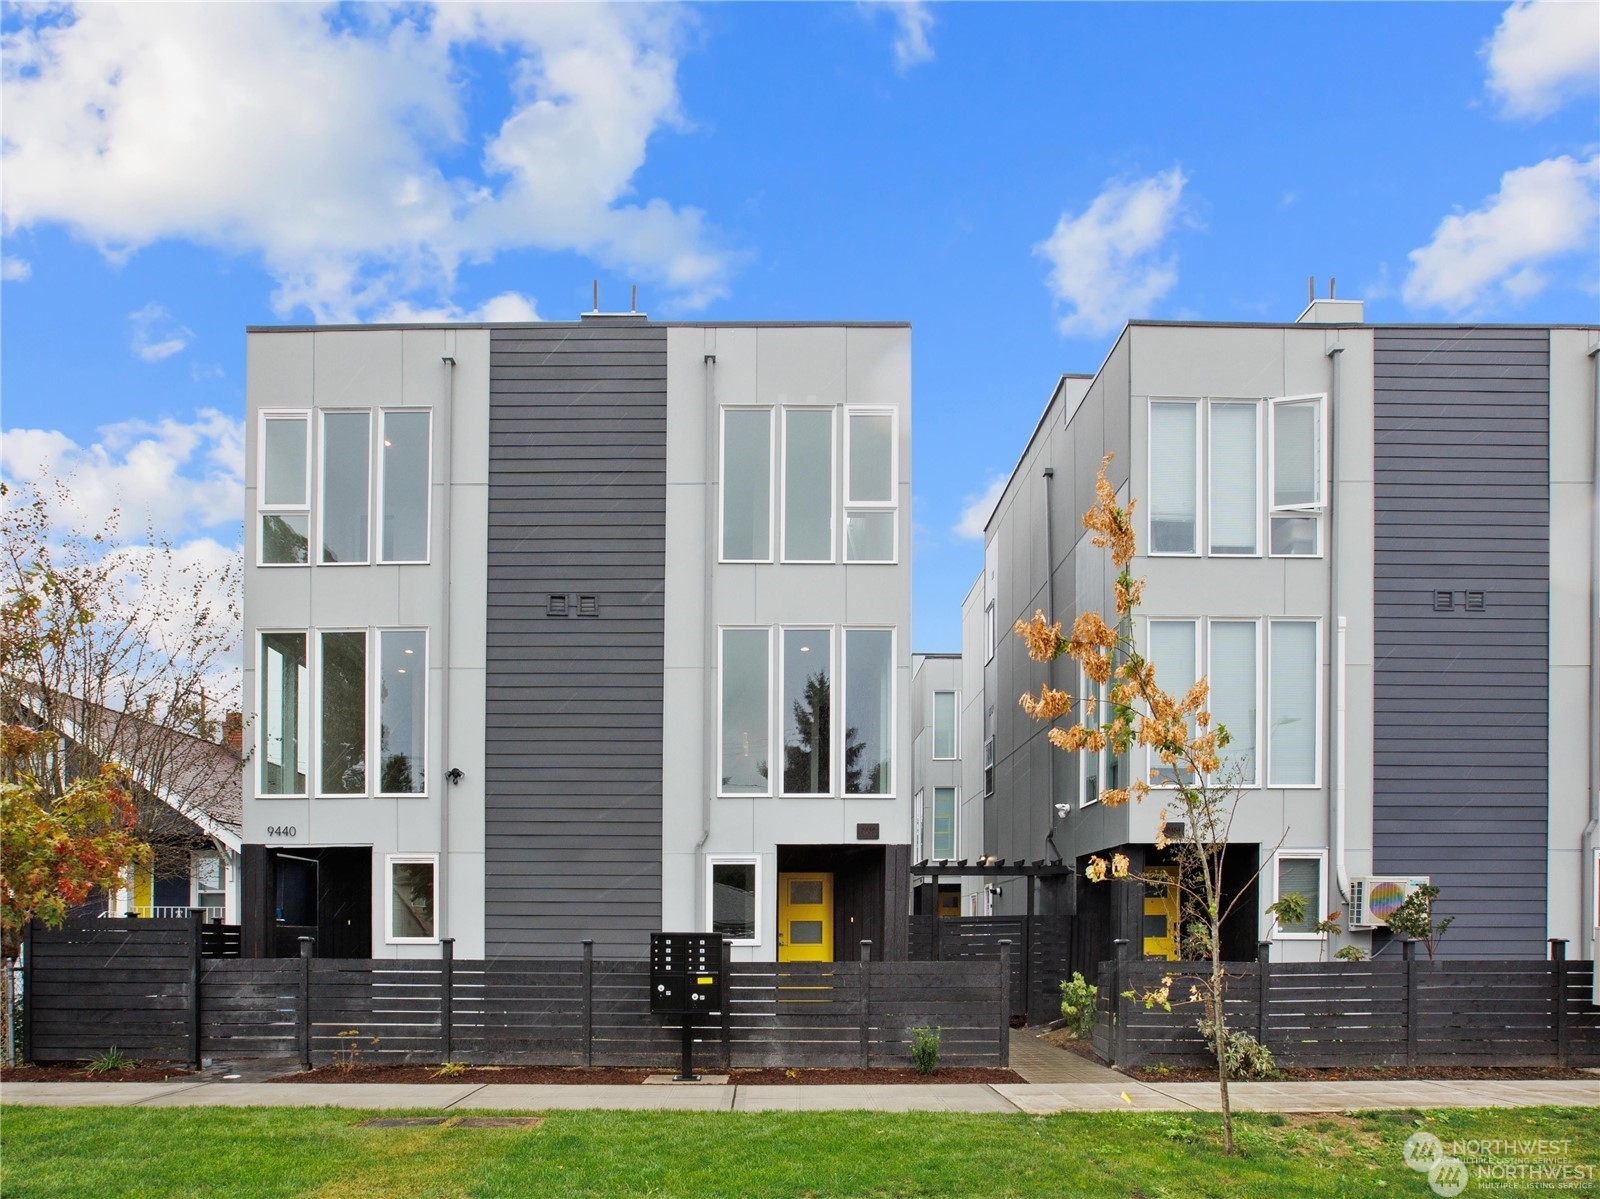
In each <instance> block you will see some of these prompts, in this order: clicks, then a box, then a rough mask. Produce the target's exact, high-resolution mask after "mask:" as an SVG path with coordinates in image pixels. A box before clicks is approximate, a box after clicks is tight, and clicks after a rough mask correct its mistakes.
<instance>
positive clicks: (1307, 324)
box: [1108, 300, 1600, 356]
mask: <svg viewBox="0 0 1600 1199" xmlns="http://www.w3.org/2000/svg"><path fill="white" fill-rule="evenodd" d="M1342 302H1343V301H1339V300H1335V301H1334V303H1336V304H1337V303H1342ZM1138 325H1147V326H1150V327H1152V328H1157V329H1162V328H1166V329H1463V330H1465V329H1600V325H1597V324H1588V325H1586V324H1583V323H1581V322H1579V321H1524V322H1521V323H1512V322H1509V321H1482V322H1478V321H1158V320H1148V319H1144V318H1141V319H1139V320H1136V321H1129V322H1128V327H1129V328H1133V327H1134V326H1138ZM1108 356H1109V355H1108Z"/></svg>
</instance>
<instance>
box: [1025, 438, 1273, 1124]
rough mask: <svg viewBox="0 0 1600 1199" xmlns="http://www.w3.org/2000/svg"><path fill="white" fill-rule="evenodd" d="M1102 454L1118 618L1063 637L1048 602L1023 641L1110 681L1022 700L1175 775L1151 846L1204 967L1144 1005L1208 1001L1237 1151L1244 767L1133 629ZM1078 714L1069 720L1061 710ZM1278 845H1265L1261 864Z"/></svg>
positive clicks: (1125, 529)
mask: <svg viewBox="0 0 1600 1199" xmlns="http://www.w3.org/2000/svg"><path fill="white" fill-rule="evenodd" d="M1110 461H1111V455H1110V454H1107V455H1106V456H1105V458H1104V460H1103V461H1102V462H1101V463H1100V474H1099V477H1098V478H1097V479H1096V481H1095V503H1094V506H1093V507H1091V508H1090V509H1089V511H1087V512H1086V513H1084V516H1083V523H1084V527H1085V528H1087V529H1089V530H1090V532H1091V533H1092V534H1093V535H1092V537H1091V538H1090V540H1091V541H1092V543H1093V544H1094V545H1095V546H1097V547H1099V548H1101V549H1105V550H1108V551H1109V552H1110V554H1111V562H1112V565H1113V566H1114V567H1116V570H1117V576H1116V581H1115V583H1114V584H1113V587H1112V590H1113V594H1114V596H1115V600H1116V609H1117V612H1116V617H1117V619H1116V624H1115V626H1112V625H1110V624H1108V623H1107V622H1106V620H1105V617H1104V616H1103V615H1101V613H1099V612H1096V611H1087V612H1081V613H1079V614H1078V616H1077V618H1076V619H1075V620H1074V621H1073V624H1072V632H1071V633H1070V635H1066V636H1063V634H1062V631H1061V624H1060V622H1059V621H1056V622H1053V623H1052V622H1051V621H1050V620H1049V619H1048V618H1047V617H1046V616H1045V614H1044V613H1043V612H1035V613H1034V614H1033V619H1032V620H1030V621H1021V620H1019V621H1018V622H1017V625H1016V631H1017V634H1018V635H1019V636H1020V637H1022V638H1023V640H1024V641H1026V642H1027V646H1028V656H1029V657H1031V658H1032V659H1033V660H1034V661H1036V662H1049V661H1051V660H1053V659H1055V658H1060V657H1069V658H1072V659H1074V660H1076V661H1077V663H1078V664H1079V665H1080V666H1081V667H1082V668H1083V673H1084V676H1085V677H1086V678H1087V679H1089V680H1090V681H1091V682H1093V683H1095V684H1097V685H1105V684H1109V687H1108V689H1107V691H1106V700H1105V703H1104V705H1102V706H1101V707H1100V710H1098V711H1097V710H1096V700H1095V697H1094V696H1093V695H1085V696H1083V697H1081V699H1074V698H1073V696H1071V695H1070V694H1068V693H1067V692H1065V691H1061V690H1057V689H1055V688H1053V687H1051V686H1049V685H1048V684H1046V685H1044V686H1042V687H1041V688H1040V689H1039V693H1038V694H1037V695H1033V694H1031V693H1029V694H1024V695H1023V696H1022V700H1021V703H1022V708H1023V710H1024V711H1025V712H1027V713H1028V715H1029V716H1031V717H1033V719H1035V720H1039V721H1043V722H1045V723H1047V724H1049V725H1050V726H1051V728H1050V731H1049V734H1048V736H1049V738H1050V743H1051V744H1052V745H1054V746H1055V747H1056V748H1057V749H1061V750H1065V751H1066V752H1068V753H1076V752H1078V751H1088V752H1090V753H1099V752H1100V751H1101V750H1103V749H1106V748H1108V747H1109V748H1110V750H1111V752H1112V753H1113V754H1116V755H1118V756H1121V755H1123V754H1126V753H1128V752H1129V751H1130V750H1131V749H1132V748H1133V747H1134V746H1140V747H1143V748H1144V749H1146V750H1147V751H1148V752H1149V753H1150V754H1151V756H1152V758H1153V759H1155V760H1157V761H1159V762H1160V763H1161V765H1162V768H1163V769H1161V770H1159V771H1152V777H1155V776H1157V775H1160V776H1162V778H1163V785H1164V786H1171V787H1172V788H1173V790H1172V793H1171V794H1172V799H1171V800H1170V801H1169V803H1168V806H1167V807H1164V808H1162V809H1161V811H1160V813H1159V815H1158V816H1157V817H1156V827H1155V836H1154V838H1153V840H1154V843H1155V846H1156V848H1157V849H1159V850H1169V851H1170V853H1171V856H1172V857H1173V858H1174V859H1175V861H1176V864H1177V867H1178V869H1177V887H1178V894H1179V898H1180V912H1181V913H1182V916H1181V922H1182V925H1183V937H1182V944H1183V947H1184V949H1185V950H1186V952H1187V954H1189V955H1193V956H1195V957H1197V958H1202V959H1207V960H1208V961H1209V969H1208V970H1206V971H1204V972H1203V973H1202V972H1196V973H1194V974H1190V975H1187V976H1183V975H1181V974H1180V973H1179V972H1176V971H1175V972H1174V973H1173V974H1170V975H1167V976H1165V977H1163V978H1162V980H1161V985H1160V986H1158V987H1155V988H1153V989H1151V990H1149V991H1147V992H1145V993H1144V994H1143V995H1140V996H1136V998H1138V999H1141V1000H1142V1001H1143V1002H1144V1004H1145V1006H1146V1007H1156V1006H1160V1007H1163V1008H1166V1009H1167V1010H1169V1011H1170V1010H1171V1009H1172V1007H1173V1004H1174V1002H1177V1003H1179V1004H1186V1003H1187V1004H1195V1005H1199V1006H1200V1007H1201V1016H1200V1019H1199V1026H1200V1029H1201V1032H1202V1033H1203V1034H1204V1035H1205V1037H1206V1040H1207V1041H1208V1043H1210V1045H1211V1046H1212V1048H1213V1049H1214V1050H1215V1052H1216V1057H1217V1081H1218V1084H1219V1086H1220V1087H1221V1090H1222V1135H1223V1147H1224V1149H1225V1151H1226V1152H1228V1153H1230V1154H1231V1153H1232V1152H1233V1111H1232V1108H1231V1106H1230V1103H1229V1098H1228V1074H1229V1061H1228V1058H1229V1050H1230V1048H1234V1049H1237V1045H1236V1044H1234V1042H1236V1041H1237V1039H1238V1038H1239V1037H1241V1036H1242V1035H1243V1034H1240V1033H1230V1032H1229V1030H1228V1027H1227V1017H1226V1012H1225V1010H1224V1007H1223V998H1224V995H1225V993H1226V987H1227V972H1226V971H1225V970H1224V969H1223V962H1222V949H1221V943H1222V925H1223V923H1224V922H1225V921H1226V920H1227V919H1228V917H1229V915H1230V914H1231V913H1232V911H1233V909H1234V907H1235V906H1236V905H1237V904H1238V903H1239V901H1240V898H1241V897H1242V896H1244V895H1246V894H1249V893H1250V888H1249V887H1248V886H1246V887H1241V888H1239V889H1238V890H1237V891H1236V892H1235V894H1234V895H1233V896H1232V897H1231V898H1230V897H1228V896H1225V895H1224V894H1223V886H1222V867H1223V861H1224V859H1225V857H1226V854H1227V847H1228V838H1229V834H1230V830H1231V827H1232V824H1233V816H1234V812H1235V810H1236V809H1237V806H1238V800H1239V796H1240V793H1241V790H1242V788H1241V786H1240V781H1241V779H1242V777H1243V774H1242V770H1241V768H1240V767H1239V765H1238V764H1236V763H1235V764H1228V763H1225V762H1224V760H1223V750H1224V749H1225V748H1226V747H1227V745H1228V744H1229V741H1230V738H1229V736H1228V730H1227V729H1226V728H1224V727H1223V726H1222V725H1220V724H1217V723H1215V722H1214V721H1213V720H1212V718H1211V711H1210V708H1209V707H1208V705H1207V697H1208V695H1209V688H1208V686H1207V683H1206V680H1205V679H1201V680H1200V681H1198V682H1197V683H1195V685H1194V686H1193V687H1191V688H1189V690H1188V692H1187V693H1185V694H1184V695H1182V696H1175V695H1169V694H1168V693H1167V692H1165V691H1163V690H1162V689H1161V687H1160V686H1159V685H1158V683H1157V680H1156V670H1155V666H1154V664H1152V663H1151V662H1150V661H1149V660H1148V659H1147V658H1145V657H1144V655H1143V654H1141V653H1140V651H1139V646H1138V643H1137V642H1136V640H1135V638H1134V635H1133V617H1134V613H1135V611H1136V610H1137V609H1138V607H1139V603H1140V600H1141V599H1142V598H1143V594H1144V580H1143V579H1135V578H1134V577H1133V574H1132V571H1131V567H1132V564H1133V559H1134V555H1135V554H1136V553H1137V541H1136V539H1135V536H1134V531H1133V511H1134V506H1135V504H1136V502H1137V501H1135V500H1132V499H1130V500H1129V501H1128V505H1127V507H1126V508H1124V507H1121V506H1120V505H1118V503H1117V494H1116V489H1115V488H1113V487H1112V486H1111V482H1110V480H1108V479H1107V478H1106V464H1107V463H1108V462H1110ZM1073 716H1075V717H1076V720H1075V721H1074V722H1073V723H1070V724H1067V725H1065V726H1063V725H1060V724H1057V723H1056V722H1057V721H1059V720H1061V719H1062V718H1063V717H1068V718H1069V719H1071V718H1072V717H1073ZM1149 795H1150V782H1149V781H1148V780H1145V779H1134V780H1133V781H1132V782H1130V783H1129V784H1128V786H1127V787H1126V788H1122V789H1111V790H1107V791H1103V792H1101V794H1100V802H1102V803H1104V804H1106V805H1107V806H1109V807H1117V806H1120V805H1122V804H1126V803H1128V802H1129V801H1130V800H1131V801H1133V802H1135V803H1137V802H1139V801H1142V800H1144V799H1146V798H1147V797H1148V796H1149ZM1174 816H1176V817H1178V818H1181V820H1182V826H1183V831H1182V832H1181V833H1180V834H1178V835H1177V836H1175V837H1171V838H1170V839H1169V836H1168V829H1169V827H1170V818H1172V817H1174ZM1276 852H1277V850H1276V848H1274V850H1273V852H1272V853H1271V854H1268V855H1266V857H1265V859H1264V860H1263V862H1262V863H1260V866H1259V868H1258V870H1257V871H1256V873H1257V875H1259V874H1260V871H1261V869H1265V864H1266V862H1268V861H1270V860H1271V859H1272V856H1273V854H1275V853H1276ZM1087 874H1088V877H1089V879H1090V880H1091V881H1092V882H1096V883H1099V882H1104V881H1105V880H1106V879H1107V878H1112V879H1121V880H1126V881H1128V882H1131V883H1137V884H1146V885H1147V884H1154V883H1156V882H1160V883H1161V884H1162V885H1170V884H1171V882H1172V880H1171V879H1170V878H1169V877H1168V876H1166V875H1163V876H1160V878H1159V879H1158V878H1157V877H1156V876H1154V875H1151V874H1145V873H1141V872H1138V871H1135V870H1133V869H1131V868H1130V864H1129V861H1128V858H1127V856H1126V855H1125V854H1120V853H1118V854H1112V855H1111V858H1110V860H1109V861H1107V860H1106V859H1104V858H1102V857H1099V856H1094V857H1091V858H1090V859H1089V866H1088V870H1087ZM1180 977H1187V978H1188V980H1189V981H1190V982H1191V984H1192V985H1191V986H1190V989H1189V997H1188V999H1186V1000H1177V1001H1174V1000H1173V999H1172V994H1171V992H1172V988H1173V987H1174V985H1175V984H1176V983H1177V982H1178V981H1179V978H1180Z"/></svg>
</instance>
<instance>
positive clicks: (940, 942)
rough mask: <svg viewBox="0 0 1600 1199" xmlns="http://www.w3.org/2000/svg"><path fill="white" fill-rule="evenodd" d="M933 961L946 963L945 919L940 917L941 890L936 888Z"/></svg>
mask: <svg viewBox="0 0 1600 1199" xmlns="http://www.w3.org/2000/svg"><path fill="white" fill-rule="evenodd" d="M933 960H934V961H936V962H942V961H944V917H943V916H941V915H939V889H938V888H937V887H935V888H934V900H933Z"/></svg>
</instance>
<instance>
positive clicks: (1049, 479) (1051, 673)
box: [1028, 466, 1062, 888]
mask: <svg viewBox="0 0 1600 1199" xmlns="http://www.w3.org/2000/svg"><path fill="white" fill-rule="evenodd" d="M1055 481H1056V470H1055V467H1053V466H1047V467H1045V468H1044V580H1045V584H1044V585H1045V602H1046V603H1048V604H1049V605H1050V609H1049V611H1050V619H1051V620H1060V619H1061V614H1060V613H1059V612H1057V611H1056V489H1055ZM1044 671H1045V675H1044V677H1045V683H1046V685H1048V686H1049V687H1051V688H1052V689H1054V687H1055V685H1056V660H1055V659H1054V658H1051V659H1050V661H1049V662H1047V663H1045V668H1044ZM1057 752H1059V751H1057V750H1056V747H1055V746H1053V745H1047V748H1046V753H1047V754H1048V755H1049V756H1048V757H1046V759H1045V761H1047V762H1048V763H1049V764H1050V767H1049V769H1050V802H1049V803H1048V804H1047V805H1046V806H1047V807H1048V808H1049V809H1050V813H1049V819H1050V829H1049V831H1048V832H1046V833H1045V835H1044V841H1045V844H1046V845H1048V846H1049V847H1050V850H1051V852H1052V853H1054V854H1055V855H1056V858H1057V860H1061V858H1062V854H1061V850H1060V848H1059V847H1058V846H1057V845H1056V822H1057V821H1058V820H1059V819H1060V815H1059V813H1058V812H1057V810H1056V754H1057ZM1028 886H1029V887H1030V888H1031V887H1032V886H1033V880H1032V879H1029V880H1028Z"/></svg>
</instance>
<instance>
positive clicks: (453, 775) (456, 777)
mask: <svg viewBox="0 0 1600 1199" xmlns="http://www.w3.org/2000/svg"><path fill="white" fill-rule="evenodd" d="M444 777H445V778H447V779H449V780H450V781H451V782H452V783H459V782H460V781H461V780H462V779H464V778H465V777H466V775H464V774H462V773H461V768H460V767H458V766H452V767H450V769H449V770H447V771H445V772H444Z"/></svg>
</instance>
